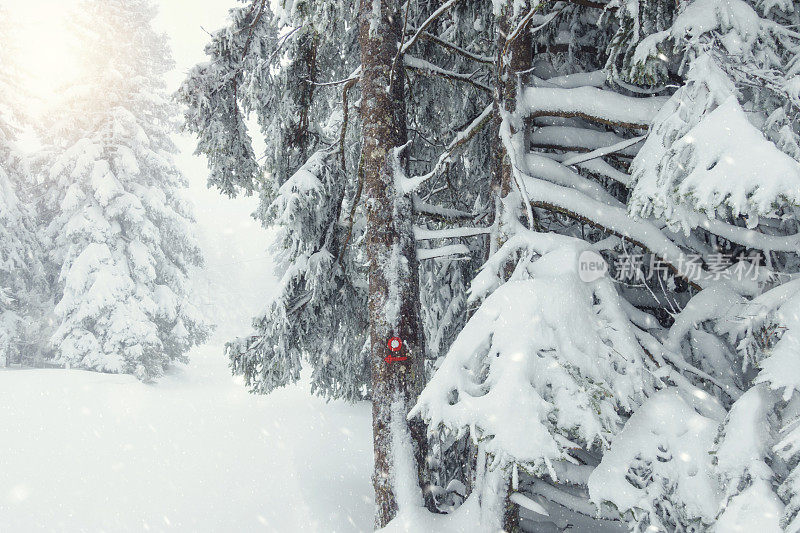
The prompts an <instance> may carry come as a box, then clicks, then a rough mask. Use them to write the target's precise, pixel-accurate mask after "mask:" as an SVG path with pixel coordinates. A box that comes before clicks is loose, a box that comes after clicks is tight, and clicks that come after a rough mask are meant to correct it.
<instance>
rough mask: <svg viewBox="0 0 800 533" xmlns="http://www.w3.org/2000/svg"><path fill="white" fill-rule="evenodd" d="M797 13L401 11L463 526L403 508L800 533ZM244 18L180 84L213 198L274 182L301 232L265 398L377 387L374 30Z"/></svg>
mask: <svg viewBox="0 0 800 533" xmlns="http://www.w3.org/2000/svg"><path fill="white" fill-rule="evenodd" d="M795 4H796V3H793V2H789V1H781V0H775V1H750V0H731V1H729V0H725V1H721V0H685V1H681V2H675V1H674V0H633V1H629V2H621V1H616V0H613V1H611V2H608V3H606V2H603V1H595V0H562V1H559V2H547V3H543V2H526V1H522V0H515V1H511V0H509V1H508V2H505V1H501V0H497V1H495V2H492V3H491V4H489V3H483V2H471V1H468V0H462V1H457V0H450V1H448V2H443V3H439V2H421V3H408V4H406V5H405V6H404V10H405V11H404V13H403V15H402V18H403V26H404V36H403V40H402V43H401V44H400V45H399V47H398V48H399V51H398V53H397V61H396V62H395V63H393V68H392V73H393V74H394V72H395V70H396V71H397V75H398V76H400V75H403V76H405V77H406V78H407V86H406V91H405V94H404V98H405V109H406V112H405V118H404V122H405V125H406V128H407V130H408V139H409V141H410V143H409V145H408V146H406V147H405V148H403V151H402V154H403V155H404V156H408V158H409V162H408V166H407V170H406V172H405V175H403V176H400V177H399V178H398V179H396V180H395V187H396V189H397V190H399V191H401V192H402V193H403V194H404V195H410V196H411V198H412V199H413V207H414V214H413V216H414V224H415V228H414V234H415V238H416V240H417V242H418V244H417V248H418V250H417V258H418V259H419V260H420V263H421V266H420V273H419V280H420V281H419V286H418V292H419V300H420V302H422V305H423V309H422V318H423V321H424V332H425V337H426V347H425V357H426V358H427V359H428V368H429V370H430V374H431V375H430V376H428V378H429V379H430V381H429V383H428V385H427V386H426V388H425V389H424V390H423V392H422V393H421V394H420V396H419V399H418V402H417V404H416V406H415V407H414V409H413V410H412V411H411V413H410V414H411V415H412V418H413V417H414V416H417V417H419V418H420V419H421V420H424V421H425V422H426V423H427V424H428V430H429V433H430V438H431V456H430V457H429V461H428V464H427V467H428V468H431V469H433V470H435V472H433V474H432V475H430V479H432V480H433V481H434V482H435V483H434V485H432V486H429V487H428V489H430V490H429V492H430V493H431V494H433V495H434V497H435V499H436V503H437V504H438V506H439V509H440V510H442V511H446V512H447V513H448V514H447V515H445V516H443V517H442V516H434V515H430V514H427V513H425V512H420V510H419V509H418V508H415V507H416V506H419V505H421V503H420V502H421V501H422V498H421V497H420V498H416V497H415V496H409V495H408V494H406V496H409V497H407V498H404V501H405V503H406V504H405V507H404V504H400V506H399V509H398V510H399V514H400V518H398V520H397V521H396V522H395V524H396V525H397V527H398V528H401V529H402V527H404V525H408V524H409V523H413V524H416V526H415V527H417V528H418V529H427V530H436V529H442V528H445V527H451V528H452V527H456V529H458V528H459V527H461V530H479V531H484V530H486V531H489V530H492V531H495V530H498V529H499V528H504V529H505V530H509V531H511V530H519V529H520V528H522V529H523V530H534V531H535V530H537V529H536V528H551V529H546V530H552V528H560V529H562V530H563V529H565V528H569V527H572V526H575V525H576V524H581V526H580V527H586V528H589V529H588V530H590V531H591V530H597V529H599V528H607V527H611V528H624V529H631V530H634V531H706V530H716V531H733V530H735V529H734V528H740V529H741V528H744V529H742V530H744V531H748V530H754V529H755V528H758V529H765V530H774V531H798V530H800V518H798V510H800V503H798V502H800V497H798V494H800V482H798V480H799V479H800V474H798V470H797V468H798V467H797V464H798V461H799V460H800V454H799V453H798V450H800V446H798V444H797V443H798V435H800V430H798V429H797V427H796V420H797V414H798V413H797V406H798V399H797V396H796V390H797V389H798V388H800V369H798V367H797V364H796V361H795V359H796V355H797V350H796V346H795V339H794V333H793V331H794V329H795V328H796V321H797V320H796V314H797V310H796V303H797V297H796V289H797V287H798V286H797V281H796V279H795V278H796V276H797V274H798V266H800V263H799V262H798V260H797V254H798V253H800V246H798V243H800V241H798V238H797V230H798V228H797V223H798V221H797V205H798V196H800V193H798V191H800V163H799V162H798V161H800V148H798V147H800V143H799V142H798V134H800V124H799V123H798V116H800V114H799V113H798V111H800V107H799V106H800V63H798V59H797V58H798V51H800V33H798V31H797V27H798V26H797V24H798V20H800V10H798V8H797V6H796V5H795ZM381 5H382V4H381ZM331 13H338V14H340V17H339V18H336V17H335V16H331ZM231 14H232V18H231V21H232V24H231V26H230V27H229V28H227V29H225V30H222V31H221V32H219V33H218V34H216V35H215V36H214V38H213V41H212V44H211V45H210V46H209V48H208V49H207V52H209V55H210V56H211V61H210V62H209V63H206V64H203V65H199V66H198V67H197V68H196V69H195V70H194V71H193V72H192V74H191V76H190V77H189V79H188V80H187V82H186V84H185V85H184V88H183V90H182V95H183V97H184V100H185V101H186V102H187V103H188V104H189V111H188V113H187V119H188V125H189V128H190V129H191V130H192V131H194V132H195V133H197V134H198V135H199V137H200V144H199V150H200V151H201V152H203V153H206V154H207V155H208V156H209V161H210V163H211V170H212V177H211V181H212V184H214V185H216V186H217V187H219V188H220V189H221V190H222V191H223V192H225V193H227V194H234V193H237V192H239V191H243V192H245V193H250V192H258V194H259V195H260V197H261V199H262V205H263V208H262V209H261V210H260V211H259V212H258V213H257V216H258V217H259V218H260V219H261V220H262V221H263V223H265V224H277V225H279V227H280V228H281V230H282V236H283V239H282V240H281V241H280V242H279V243H278V250H279V252H278V253H279V256H280V257H281V267H280V275H281V279H282V284H281V291H280V293H279V295H278V296H277V297H276V298H275V300H274V301H273V302H272V303H271V304H270V307H269V310H268V312H267V313H266V314H265V315H263V316H262V317H260V318H258V319H256V321H255V325H256V330H257V331H256V335H255V336H254V337H251V338H248V339H243V340H240V341H237V342H235V343H232V344H231V345H230V347H229V354H230V356H231V358H232V362H233V368H234V371H236V372H241V373H243V374H244V375H245V376H246V378H247V379H248V381H249V384H250V386H251V387H252V388H253V389H255V390H257V391H259V392H269V391H270V390H272V389H273V388H275V387H276V386H280V385H283V384H285V383H287V382H290V381H295V380H297V378H298V376H299V368H300V365H301V361H302V359H303V358H306V359H307V360H308V361H310V362H311V363H312V366H313V368H314V370H315V386H316V387H317V388H318V390H320V391H321V392H323V394H326V395H328V396H347V397H350V398H354V397H361V395H362V393H366V392H367V390H366V388H365V387H364V385H365V383H366V381H365V376H366V374H365V373H364V370H365V369H366V368H368V365H369V364H370V363H373V364H374V363H375V361H371V362H370V361H368V360H366V359H365V358H366V357H367V356H368V352H366V351H365V350H364V344H365V337H364V336H363V328H364V327H365V325H364V324H366V323H367V322H368V321H369V320H371V319H369V318H368V317H367V315H366V309H365V302H366V299H367V295H366V293H365V287H366V283H367V281H368V279H367V276H366V270H365V268H364V265H365V259H366V258H365V257H364V244H365V243H364V241H363V235H364V234H365V233H364V230H365V227H367V225H368V224H369V219H368V218H366V217H365V215H366V212H367V211H368V209H369V206H361V205H360V198H361V196H362V193H363V191H362V178H361V165H360V164H359V152H360V150H361V148H362V146H361V144H360V143H359V137H358V135H357V134H356V133H355V132H357V131H358V128H357V127H354V126H355V125H354V124H353V120H354V115H353V114H352V113H351V109H350V104H351V102H353V101H354V100H357V98H358V94H359V92H358V91H359V90H360V89H361V86H360V83H361V81H362V80H361V76H362V73H361V70H360V67H359V60H358V54H357V53H356V52H355V43H354V41H353V35H352V33H348V31H347V29H348V28H351V27H354V26H355V25H356V23H357V21H355V20H354V19H353V18H352V16H353V15H352V14H351V13H349V12H347V11H346V10H343V9H342V6H341V5H339V4H338V3H333V4H331V3H317V2H303V3H291V4H286V5H281V7H279V8H277V10H276V12H274V13H272V12H270V11H269V9H268V5H267V3H266V2H260V1H248V2H245V4H244V5H243V6H242V7H239V8H237V9H235V10H233V11H232V12H231ZM360 16H361V17H366V16H367V15H366V14H364V13H362V14H361V15H360ZM362 22H363V21H362ZM340 43H346V45H345V46H339V44H340ZM401 58H402V60H401ZM400 72H402V74H401V73H400ZM287 95H288V96H287ZM248 111H251V112H255V113H256V115H257V118H258V119H259V123H260V125H261V128H262V133H263V134H264V135H265V138H266V140H267V145H268V150H267V154H266V161H267V163H266V165H265V167H264V168H263V169H261V168H259V166H258V164H257V156H256V154H254V153H253V150H252V148H251V144H250V139H249V137H248V132H247V129H246V128H245V126H244V124H245V114H246V113H247V112H248ZM384 148H385V149H386V150H389V149H390V148H393V147H391V146H387V147H384ZM387 153H389V152H387ZM392 153H399V152H392ZM279 156H281V157H279ZM337 165H338V166H337ZM262 170H263V171H265V172H264V173H263V176H262ZM365 207H366V209H365ZM334 259H335V260H334ZM587 263H590V264H592V265H593V266H594V267H595V268H598V269H600V270H603V269H607V270H608V272H607V273H606V274H605V275H604V276H600V277H592V278H591V279H589V280H588V281H587V279H585V275H586V271H585V270H584V267H585V266H586V264H587ZM476 271H477V274H475V272H476ZM345 280H346V281H345ZM344 317H347V320H346V321H345V320H343V318H344ZM359 328H361V329H359ZM337 339H338V340H337ZM337 349H338V350H339V351H338V352H337V351H336V350H337ZM330 350H333V351H334V353H331V351H330ZM338 353H343V354H347V356H346V357H345V358H343V359H341V360H337V359H336V358H337V357H338ZM354 354H359V355H358V356H357V357H355V358H354ZM373 357H374V356H373ZM354 361H356V362H357V363H356V364H354ZM325 364H330V366H328V367H325ZM325 380H327V381H325ZM355 391H358V392H359V394H353V393H354V392H355ZM377 431H379V428H376V432H377ZM392 447H393V449H392V450H391V453H392V454H394V455H393V458H391V460H393V461H395V465H396V466H397V467H398V468H400V467H401V465H402V467H403V468H406V469H408V468H410V466H409V465H412V464H413V461H406V460H405V459H408V457H409V456H408V453H407V452H408V450H407V449H403V447H402V446H400V445H399V444H397V445H395V444H393V445H392ZM406 473H407V474H409V475H416V474H417V473H416V472H412V473H409V472H406ZM378 475H379V474H378ZM425 475H429V474H424V473H423V474H421V475H420V476H421V477H420V481H422V477H424V476H425ZM405 489H409V490H412V491H413V490H415V489H414V487H413V486H406V487H405ZM409 502H411V503H410V504H409ZM414 502H416V503H414ZM459 505H460V507H459ZM520 509H522V512H521V513H520ZM409 521H410V522H409ZM456 524H461V525H462V526H463V527H462V526H458V525H456ZM391 528H392V526H390V527H389V530H391Z"/></svg>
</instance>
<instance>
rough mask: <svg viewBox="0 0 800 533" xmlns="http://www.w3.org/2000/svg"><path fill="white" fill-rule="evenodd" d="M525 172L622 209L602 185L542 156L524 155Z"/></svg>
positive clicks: (620, 204) (533, 153) (622, 205)
mask: <svg viewBox="0 0 800 533" xmlns="http://www.w3.org/2000/svg"><path fill="white" fill-rule="evenodd" d="M525 170H526V171H527V173H528V174H530V175H531V176H533V177H536V178H540V179H544V180H547V181H549V182H550V183H555V184H557V185H563V186H564V187H569V188H570V189H574V190H576V191H580V192H582V193H584V194H585V195H587V196H589V197H590V198H594V199H595V200H597V201H600V202H603V203H604V204H606V205H613V206H617V207H620V208H624V204H623V203H622V202H620V201H619V200H617V199H616V198H614V197H613V196H611V195H610V194H609V193H608V191H606V189H605V188H604V187H603V186H602V185H600V184H598V183H596V182H594V181H592V180H589V179H586V178H585V177H583V176H581V175H580V174H578V173H576V172H574V171H573V170H572V169H570V168H569V167H567V166H565V165H564V164H563V163H559V162H558V161H555V160H553V159H550V158H549V157H545V156H544V155H541V154H537V153H535V152H531V153H529V154H528V155H526V156H525Z"/></svg>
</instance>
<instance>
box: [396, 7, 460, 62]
mask: <svg viewBox="0 0 800 533" xmlns="http://www.w3.org/2000/svg"><path fill="white" fill-rule="evenodd" d="M460 1H461V0H448V1H447V2H445V3H444V4H442V5H441V6H439V9H437V10H436V11H434V12H433V13H431V15H430V16H429V17H428V18H427V19H425V21H424V22H423V23H422V24H420V26H419V28H417V31H416V33H414V35H412V36H411V38H410V39H409V40H408V41H406V42H405V43H403V46H402V48H401V49H400V53H401V54H404V53H405V52H406V51H407V50H408V49H409V48H410V47H411V45H413V44H414V43H415V42H417V39H419V38H420V36H421V35H422V32H424V31H425V30H426V29H427V28H428V26H430V25H431V24H432V23H433V21H435V20H436V19H437V18H439V16H441V14H442V13H444V12H445V11H447V10H449V9H450V8H451V7H453V6H454V5H456V4H457V3H458V2H460Z"/></svg>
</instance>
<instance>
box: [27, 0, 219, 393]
mask: <svg viewBox="0 0 800 533" xmlns="http://www.w3.org/2000/svg"><path fill="white" fill-rule="evenodd" d="M154 16H155V8H154V6H153V5H152V3H151V2H149V1H148V0H125V1H123V0H110V1H109V0H103V1H96V0H87V1H84V2H82V3H81V4H80V6H79V7H78V8H76V9H75V10H74V17H73V20H72V31H74V32H76V33H77V34H78V35H79V37H80V38H79V39H77V40H76V41H77V42H78V43H80V45H79V46H80V49H79V50H77V51H76V56H77V57H80V59H81V64H80V73H79V75H78V76H77V77H76V79H77V80H78V81H76V82H75V83H74V84H73V85H71V86H70V88H69V90H67V91H66V92H65V95H64V98H63V101H62V102H60V104H61V105H62V106H63V110H62V111H60V112H59V114H58V119H57V120H56V121H54V122H53V123H51V124H48V125H47V126H48V130H47V132H46V135H45V141H46V144H45V148H44V150H43V153H42V154H41V157H39V161H40V164H39V165H38V171H39V176H38V178H39V181H40V184H41V186H42V187H43V188H44V189H45V193H44V195H43V196H42V199H41V201H40V204H39V208H40V213H41V215H40V216H41V217H42V218H43V219H44V220H45V221H46V227H45V228H44V230H43V238H44V241H45V242H46V244H47V248H48V261H49V264H50V265H51V266H52V268H53V272H54V277H55V279H56V280H57V287H58V289H57V293H58V294H57V305H56V308H55V312H56V315H57V317H58V324H57V329H56V331H55V333H54V334H53V337H52V343H53V345H54V347H55V348H56V361H58V362H61V363H65V364H69V365H72V366H78V367H82V368H89V369H95V370H100V371H104V372H124V373H132V374H134V375H136V376H137V377H138V378H139V379H142V380H145V381H148V380H153V379H156V378H158V377H159V376H161V375H162V374H163V372H164V370H165V369H166V368H167V366H168V365H169V364H170V363H172V362H174V361H185V360H186V353H187V351H188V350H189V348H191V347H192V346H193V345H195V344H197V343H199V342H202V341H203V340H204V339H205V338H206V335H207V332H208V329H207V326H206V325H205V324H204V321H203V319H202V317H201V316H200V314H199V311H198V309H197V308H196V307H195V305H194V304H193V303H192V301H191V299H190V297H189V296H190V294H189V293H190V285H189V283H190V280H189V274H190V271H191V269H192V268H194V267H195V266H199V265H200V264H201V263H202V257H201V254H200V249H199V247H198V244H197V242H196V241H195V238H194V236H193V231H192V223H193V218H192V214H191V209H190V206H189V205H188V204H187V202H186V200H185V199H184V198H183V197H182V189H184V188H185V187H186V186H187V184H186V181H185V179H184V178H183V176H182V175H181V173H180V171H179V170H178V169H177V167H176V166H175V162H174V160H173V155H174V153H175V147H174V146H173V143H172V141H171V139H170V134H171V132H172V131H173V128H174V125H175V122H174V119H173V117H174V108H173V105H172V104H171V102H170V100H169V96H168V94H167V92H166V88H165V82H164V79H163V78H164V74H165V73H166V72H167V71H168V70H169V69H170V68H171V60H170V53H169V49H168V46H167V43H166V40H165V36H163V35H161V34H159V33H157V32H156V31H155V30H154V29H153V27H152V22H153V17H154Z"/></svg>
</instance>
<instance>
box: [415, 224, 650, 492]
mask: <svg viewBox="0 0 800 533" xmlns="http://www.w3.org/2000/svg"><path fill="white" fill-rule="evenodd" d="M587 246H588V245H587V243H586V242H585V241H583V240H581V239H577V238H573V237H567V236H563V235H555V234H543V233H536V232H533V231H527V230H524V229H522V228H520V231H519V232H518V233H517V234H516V235H514V236H513V237H511V239H510V240H509V241H507V242H506V243H505V244H504V245H503V246H502V247H501V248H500V250H498V252H497V253H495V254H494V255H493V256H492V258H490V260H489V262H487V264H486V265H485V266H484V268H483V269H482V271H481V274H479V278H476V280H475V282H474V283H473V296H474V295H476V294H486V293H487V292H488V291H489V290H490V289H491V288H492V287H493V286H496V285H497V283H495V282H493V281H492V279H498V278H497V276H498V271H499V270H502V269H503V265H505V264H506V262H507V260H508V259H509V258H510V257H512V256H516V255H517V254H518V253H519V252H522V255H523V260H522V263H521V265H520V267H518V269H517V271H518V272H520V271H524V274H523V275H520V276H518V277H516V278H514V279H512V280H511V281H508V282H506V283H504V284H502V285H500V286H499V288H497V289H495V290H494V291H493V292H492V293H491V294H490V295H489V296H488V297H487V298H486V299H485V300H484V301H483V303H482V304H481V306H480V308H479V309H478V310H477V312H476V313H475V314H474V315H473V316H472V318H471V319H470V320H469V322H468V323H467V325H466V326H465V327H464V329H463V330H462V332H461V333H460V334H459V336H458V337H457V339H456V340H455V342H454V343H453V345H452V346H451V348H450V350H449V352H448V354H447V356H446V357H445V359H444V361H443V363H442V365H441V366H440V368H439V370H438V371H437V372H436V374H435V375H434V377H433V379H432V380H431V381H430V382H429V383H428V385H427V387H426V388H425V390H424V391H423V392H422V394H421V395H420V397H419V400H418V402H417V405H416V406H415V407H414V408H413V409H412V411H411V413H410V415H409V416H410V417H413V416H416V415H421V416H422V417H423V418H424V419H425V420H426V421H427V422H428V424H429V427H430V428H432V430H433V431H436V430H437V429H440V428H445V429H446V430H448V431H451V432H453V434H455V435H461V434H463V433H464V432H466V431H467V430H469V432H470V435H471V436H472V437H473V438H474V439H476V440H480V441H481V445H482V447H483V448H484V449H485V450H486V453H487V454H489V455H490V456H491V457H492V458H493V460H492V463H493V465H494V466H493V468H503V467H504V466H505V465H508V464H512V463H518V464H520V465H523V466H525V467H526V468H529V469H531V470H532V471H534V472H536V473H540V474H542V473H547V474H548V475H550V477H551V478H552V479H554V480H555V479H557V473H556V470H555V468H554V467H553V463H554V462H556V461H574V459H572V457H571V456H570V454H569V449H571V448H575V447H578V446H580V444H576V442H580V443H581V444H582V445H588V446H591V445H592V444H600V443H604V442H607V439H608V438H609V437H610V435H611V434H612V433H613V432H614V431H616V424H617V423H618V422H619V417H618V415H617V409H618V408H620V407H621V408H622V409H630V408H633V406H634V405H636V404H638V403H639V402H640V401H642V400H643V391H647V390H650V389H651V387H652V383H651V378H650V374H649V373H648V372H647V371H646V368H645V365H646V364H648V363H647V362H646V356H645V354H644V352H643V350H642V348H641V346H640V345H639V344H638V342H637V340H636V335H635V333H634V330H636V329H637V328H636V327H635V326H634V325H633V324H632V323H631V322H630V320H629V319H628V318H627V316H626V315H625V313H624V311H623V309H622V307H621V304H620V298H619V295H618V293H617V291H616V289H615V288H614V286H613V284H612V282H611V280H610V279H608V278H601V279H599V280H595V281H593V282H584V281H582V280H581V279H580V277H579V275H578V262H579V259H578V258H579V256H580V254H581V252H582V251H584V250H586V249H587ZM521 331H525V332H526V334H525V335H520V332H521ZM623 376H624V377H623ZM608 390H614V391H616V394H614V395H609V394H607V393H606V392H604V391H608Z"/></svg>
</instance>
